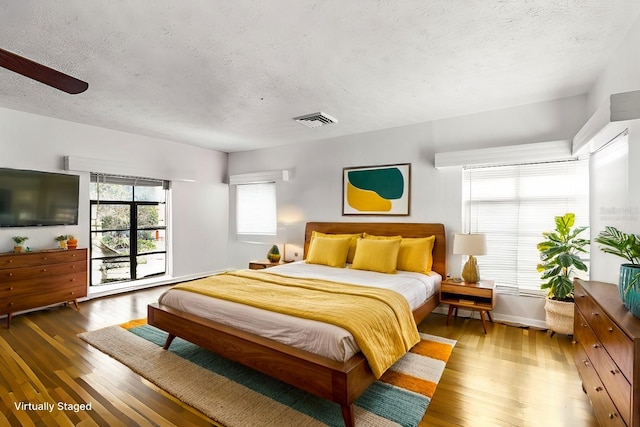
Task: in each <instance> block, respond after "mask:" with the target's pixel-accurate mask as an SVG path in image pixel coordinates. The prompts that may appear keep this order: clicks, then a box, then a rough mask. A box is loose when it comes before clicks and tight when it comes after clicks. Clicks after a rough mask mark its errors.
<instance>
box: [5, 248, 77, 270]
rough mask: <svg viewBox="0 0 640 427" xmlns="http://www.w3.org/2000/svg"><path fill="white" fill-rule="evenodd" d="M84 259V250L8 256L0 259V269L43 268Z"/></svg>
mask: <svg viewBox="0 0 640 427" xmlns="http://www.w3.org/2000/svg"><path fill="white" fill-rule="evenodd" d="M86 259H87V251H86V250H84V249H78V250H73V249H72V250H67V251H65V250H55V251H43V252H28V253H23V254H9V255H4V256H2V257H0V269H6V268H20V267H32V266H43V265H46V264H59V263H63V262H73V261H82V260H84V261H86Z"/></svg>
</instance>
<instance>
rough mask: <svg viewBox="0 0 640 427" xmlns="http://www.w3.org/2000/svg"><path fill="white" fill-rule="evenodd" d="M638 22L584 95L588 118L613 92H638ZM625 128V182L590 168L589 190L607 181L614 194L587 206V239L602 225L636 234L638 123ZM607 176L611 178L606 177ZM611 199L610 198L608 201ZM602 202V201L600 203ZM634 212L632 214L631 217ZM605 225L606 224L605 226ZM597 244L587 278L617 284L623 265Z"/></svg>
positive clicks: (639, 228)
mask: <svg viewBox="0 0 640 427" xmlns="http://www.w3.org/2000/svg"><path fill="white" fill-rule="evenodd" d="M639 52H640V19H638V20H637V21H636V23H635V24H634V26H633V27H632V28H631V30H630V31H629V34H627V37H626V38H625V40H624V41H623V42H622V44H621V45H620V46H619V48H618V49H616V50H615V51H614V52H613V53H612V56H611V59H610V61H609V62H608V64H607V67H605V69H604V70H603V71H602V73H601V74H600V77H599V78H598V79H597V81H596V82H595V84H594V85H593V88H592V90H591V91H590V92H589V94H588V101H587V102H588V111H589V115H591V114H593V113H594V112H595V111H596V110H597V109H598V108H599V107H600V106H601V105H603V104H604V103H605V101H606V100H607V98H608V97H609V96H610V95H611V94H614V93H621V92H629V91H635V90H640V53H639ZM628 128H629V136H628V138H629V155H628V158H627V159H625V161H626V165H625V167H626V168H627V172H628V178H627V179H628V182H617V181H616V179H617V178H618V177H619V174H612V173H610V171H599V170H597V169H595V170H594V168H593V167H592V172H591V180H592V188H598V187H602V184H601V183H600V184H599V185H596V184H598V183H595V182H593V181H594V180H599V179H610V180H611V181H612V182H610V183H609V185H611V186H615V188H616V191H615V192H611V193H609V194H608V195H607V196H608V197H606V198H604V197H603V198H602V200H606V205H602V204H598V201H599V200H600V199H596V200H595V201H594V203H592V207H591V220H592V221H591V236H592V238H593V237H595V236H597V234H598V233H599V232H600V231H601V230H602V229H603V228H604V227H603V225H611V226H615V227H617V228H620V229H621V230H623V231H625V232H627V233H634V234H640V191H638V189H639V188H640V168H638V167H637V165H639V164H640V120H633V121H629V122H628ZM608 177H611V178H608ZM612 198H613V199H612ZM603 203H604V202H603ZM603 209H618V210H621V211H625V212H631V213H632V214H631V215H624V216H623V215H621V216H620V217H619V218H611V216H609V215H606V213H605V214H603V213H602V212H606V211H603ZM634 212H635V214H634ZM605 223H606V224H605ZM598 248H599V245H598V244H592V245H591V259H592V269H591V278H592V279H593V280H600V281H605V282H611V283H617V282H618V273H619V269H618V266H619V265H620V264H622V263H623V262H626V261H624V260H622V259H621V258H618V257H615V256H613V255H608V254H605V253H603V252H602V251H600V250H599V249H598Z"/></svg>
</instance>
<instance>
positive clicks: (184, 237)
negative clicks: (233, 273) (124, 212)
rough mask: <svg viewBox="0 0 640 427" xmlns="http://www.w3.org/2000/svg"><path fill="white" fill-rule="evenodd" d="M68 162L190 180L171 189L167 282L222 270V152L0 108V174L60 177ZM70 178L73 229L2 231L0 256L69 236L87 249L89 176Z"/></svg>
mask: <svg viewBox="0 0 640 427" xmlns="http://www.w3.org/2000/svg"><path fill="white" fill-rule="evenodd" d="M69 155H73V156H79V157H88V158H93V159H101V160H109V161H113V162H118V163H126V164H131V165H134V166H136V167H139V168H140V170H144V171H145V175H146V176H147V177H151V178H163V179H165V178H167V177H169V176H175V175H176V174H177V173H178V174H180V173H185V174H188V175H189V176H191V177H193V178H194V179H195V182H174V183H173V184H172V190H171V194H172V197H173V211H172V226H173V227H172V239H171V242H170V244H171V252H172V254H173V275H174V277H180V276H190V275H196V274H200V273H203V272H210V271H214V270H217V269H221V268H224V267H225V266H226V265H227V240H228V223H229V221H228V203H229V202H228V200H229V197H228V186H227V185H226V184H223V182H224V178H225V176H226V164H227V154H226V153H221V152H217V151H213V150H206V149H202V148H196V147H192V146H189V145H185V144H180V143H176V142H172V141H167V140H161V139H155V138H148V137H143V136H138V135H133V134H129V133H124V132H117V131H113V130H109V129H104V128H99V127H94V126H87V125H82V124H78V123H73V122H68V121H63V120H57V119H52V118H48V117H43V116H38V115H34V114H28V113H23V112H19V111H14V110H9V109H4V108H0V167H10V168H15V169H32V170H41V171H47V172H62V169H63V157H64V156H69ZM70 173H76V174H79V175H80V212H79V219H78V223H79V225H77V226H60V227H25V228H10V229H6V228H2V229H0V252H7V251H10V250H12V248H13V242H12V241H11V237H12V236H16V235H25V236H28V237H29V240H28V242H27V246H29V247H30V248H31V249H32V250H37V249H48V248H54V247H56V242H55V241H54V240H53V238H54V237H55V236H56V235H60V234H73V235H75V236H76V237H77V238H78V240H79V246H80V247H87V246H88V244H89V173H88V172H70ZM150 175H154V176H150Z"/></svg>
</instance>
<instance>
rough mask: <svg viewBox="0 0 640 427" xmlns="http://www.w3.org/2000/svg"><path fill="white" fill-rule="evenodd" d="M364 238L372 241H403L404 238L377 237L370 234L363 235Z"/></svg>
mask: <svg viewBox="0 0 640 427" xmlns="http://www.w3.org/2000/svg"><path fill="white" fill-rule="evenodd" d="M362 237H364V238H365V239H372V240H400V239H402V236H376V235H373V234H369V233H363V235H362Z"/></svg>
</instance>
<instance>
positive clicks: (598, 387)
mask: <svg viewBox="0 0 640 427" xmlns="http://www.w3.org/2000/svg"><path fill="white" fill-rule="evenodd" d="M593 389H594V390H595V391H602V387H600V386H596V387H594V388H593Z"/></svg>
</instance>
